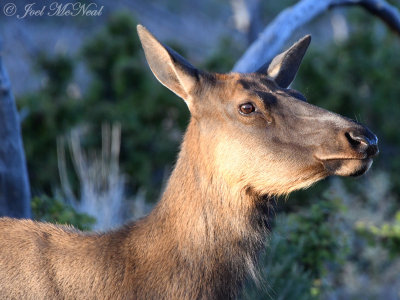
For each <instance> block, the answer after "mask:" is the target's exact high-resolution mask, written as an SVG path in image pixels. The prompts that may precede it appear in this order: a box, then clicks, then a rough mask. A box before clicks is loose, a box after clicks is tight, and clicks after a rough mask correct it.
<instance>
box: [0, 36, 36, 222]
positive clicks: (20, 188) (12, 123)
mask: <svg viewBox="0 0 400 300" xmlns="http://www.w3.org/2000/svg"><path fill="white" fill-rule="evenodd" d="M30 215H31V209H30V189H29V181H28V174H27V169H26V163H25V153H24V148H23V143H22V139H21V128H20V124H19V117H18V112H17V108H16V106H15V102H14V97H13V95H12V93H11V86H10V81H9V79H8V75H7V72H6V70H5V67H4V65H3V61H2V45H1V40H0V216H11V217H17V218H29V217H30Z"/></svg>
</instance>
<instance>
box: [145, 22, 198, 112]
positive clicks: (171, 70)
mask: <svg viewBox="0 0 400 300" xmlns="http://www.w3.org/2000/svg"><path fill="white" fill-rule="evenodd" d="M137 31H138V34H139V38H140V41H141V43H142V47H143V50H144V53H145V55H146V59H147V62H148V64H149V66H150V69H151V71H152V72H153V74H154V75H155V76H156V78H157V79H158V80H159V81H160V82H161V83H162V84H163V85H165V86H166V87H167V88H169V89H170V90H171V91H173V92H174V93H175V94H177V95H178V96H179V97H181V98H183V99H184V100H185V101H186V103H187V104H188V105H189V104H190V98H191V97H190V95H191V91H192V90H193V88H194V86H195V85H196V84H197V82H198V73H199V72H198V70H197V69H196V68H195V67H193V66H192V65H191V64H190V63H188V62H187V61H186V60H185V59H184V58H183V57H182V56H180V55H179V54H178V53H176V52H175V51H174V50H172V49H170V48H168V47H166V46H163V45H162V44H161V43H160V42H159V41H158V40H157V39H156V38H155V37H154V36H153V35H152V34H151V33H150V32H149V31H148V30H147V29H146V28H145V27H144V26H142V25H138V26H137Z"/></svg>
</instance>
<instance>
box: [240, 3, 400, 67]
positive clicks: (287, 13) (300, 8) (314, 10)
mask: <svg viewBox="0 0 400 300" xmlns="http://www.w3.org/2000/svg"><path fill="white" fill-rule="evenodd" d="M346 5H360V6H362V7H364V8H365V9H367V10H368V11H369V12H370V13H372V14H374V15H375V16H377V17H379V18H380V19H382V20H383V21H384V22H385V23H386V24H387V25H388V26H389V27H390V28H391V29H393V30H395V31H396V32H397V33H399V34H400V13H399V10H398V9H397V8H395V7H394V6H392V5H390V4H389V3H387V2H386V1H384V0H317V1H316V0H302V1H299V2H298V3H297V4H295V5H293V6H292V7H289V8H286V9H285V10H283V11H282V12H281V13H280V14H279V15H278V16H277V17H276V18H275V19H274V20H273V21H272V22H271V23H270V24H269V25H268V26H267V27H266V28H265V29H264V31H263V32H262V33H261V34H260V35H259V37H258V39H257V40H256V41H255V42H254V43H253V44H251V46H250V47H249V48H248V49H247V51H246V52H245V53H244V54H243V56H242V57H241V58H240V59H239V60H238V61H237V63H236V65H235V66H234V68H233V71H235V72H243V73H246V72H254V71H255V70H257V69H258V68H259V67H260V66H262V65H263V64H264V63H265V62H268V61H270V60H271V59H272V58H273V57H274V56H275V55H276V54H278V53H279V51H280V50H281V49H282V47H283V46H284V44H285V42H286V41H287V40H288V39H289V37H290V36H291V35H292V33H293V31H295V30H296V29H298V28H299V27H300V26H302V25H304V24H306V23H308V22H309V21H311V20H312V19H314V18H315V17H316V16H318V15H320V14H321V13H323V12H324V11H326V10H328V9H329V8H332V7H337V6H346Z"/></svg>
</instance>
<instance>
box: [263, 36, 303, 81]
mask: <svg viewBox="0 0 400 300" xmlns="http://www.w3.org/2000/svg"><path fill="white" fill-rule="evenodd" d="M310 42H311V35H306V36H305V37H303V38H302V39H300V40H299V41H297V42H296V43H295V44H294V45H293V46H292V47H290V48H289V49H288V50H286V51H285V52H283V53H281V54H279V55H278V56H276V57H275V58H274V59H273V60H272V61H271V62H270V63H269V64H265V65H264V66H262V67H261V68H260V69H259V70H258V71H257V72H262V73H265V72H266V73H267V75H268V76H269V77H271V78H272V79H273V80H274V81H275V82H276V83H277V84H278V85H279V86H280V87H282V88H287V87H288V86H289V85H290V84H291V83H292V81H293V80H294V78H295V77H296V73H297V71H298V70H299V67H300V64H301V61H302V59H303V57H304V54H305V53H306V51H307V48H308V46H309V45H310Z"/></svg>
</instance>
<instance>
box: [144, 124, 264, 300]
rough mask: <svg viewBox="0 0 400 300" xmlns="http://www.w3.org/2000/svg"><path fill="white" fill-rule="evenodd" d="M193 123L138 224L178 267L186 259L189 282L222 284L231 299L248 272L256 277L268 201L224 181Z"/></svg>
mask: <svg viewBox="0 0 400 300" xmlns="http://www.w3.org/2000/svg"><path fill="white" fill-rule="evenodd" d="M196 123H197V122H196V120H195V119H192V120H191V122H190V124H189V127H188V130H187V132H186V134H185V138H184V141H183V143H182V147H181V152H180V155H179V157H178V161H177V163H176V166H175V169H174V170H173V172H172V175H171V177H170V179H169V182H168V184H167V187H166V189H165V192H164V194H163V197H162V199H161V200H160V202H159V203H158V205H157V206H156V207H155V209H154V210H153V211H152V213H151V214H150V215H149V216H148V217H147V218H145V219H144V220H142V222H139V226H140V223H143V226H141V227H142V229H143V230H146V229H145V228H147V229H148V230H149V231H151V232H148V233H144V234H143V235H144V236H147V237H149V236H152V237H154V239H155V240H157V241H156V242H155V243H153V246H154V247H158V249H157V250H158V251H167V252H168V253H169V257H170V258H171V259H172V261H175V262H176V263H177V264H179V265H180V267H179V268H176V269H178V270H182V269H183V268H182V266H181V264H182V262H184V264H185V265H186V267H187V270H192V273H191V274H190V276H189V277H190V278H192V279H191V281H192V282H193V279H194V278H196V277H198V281H196V279H195V280H194V282H198V283H199V284H200V282H203V283H204V282H207V285H208V287H207V289H209V290H212V289H213V288H212V287H210V284H213V285H215V289H218V288H217V287H218V286H219V288H222V287H224V288H223V289H225V291H224V292H221V294H220V292H217V294H220V295H221V296H222V295H225V296H228V297H229V296H233V294H232V293H233V290H235V289H237V288H238V287H239V286H240V283H241V282H242V281H243V279H244V278H245V277H246V276H248V275H249V276H251V277H253V278H256V275H257V272H256V267H255V265H256V260H257V256H258V253H259V250H260V249H261V248H262V246H263V242H264V239H265V237H266V233H267V229H266V218H267V209H268V208H269V205H270V204H269V202H268V201H267V200H266V199H260V198H259V197H257V196H255V195H254V193H252V191H251V188H249V187H247V188H246V187H242V188H239V187H232V186H229V185H228V184H227V183H226V182H224V180H223V179H222V177H220V176H219V175H218V173H217V172H216V171H215V168H214V167H213V161H212V159H211V156H212V155H211V153H210V151H209V149H208V148H207V143H206V142H205V141H202V140H201V137H200V129H199V126H197V124H196ZM150 224H151V225H150ZM149 225H150V226H149ZM149 253H154V252H153V251H149ZM152 255H153V254H152ZM154 257H155V256H153V258H154ZM159 257H160V258H162V254H160V256H159ZM159 263H161V264H162V263H163V262H159ZM186 276H187V274H186ZM204 278H207V279H209V280H206V281H205V280H204ZM183 281H185V279H183ZM222 281H223V282H222ZM215 289H214V292H215ZM229 289H232V290H231V291H228V290H229Z"/></svg>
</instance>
